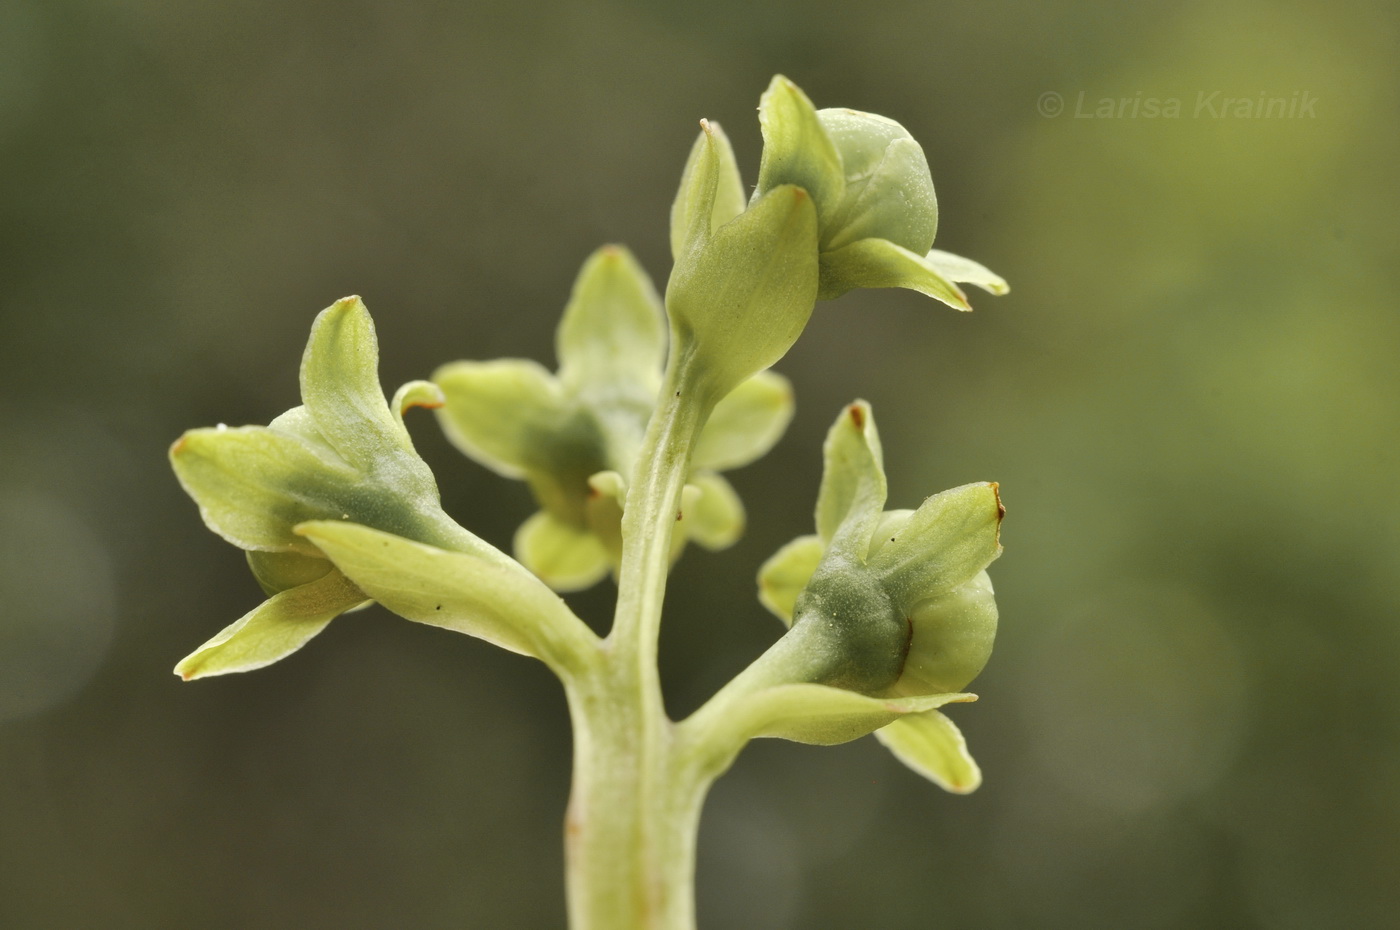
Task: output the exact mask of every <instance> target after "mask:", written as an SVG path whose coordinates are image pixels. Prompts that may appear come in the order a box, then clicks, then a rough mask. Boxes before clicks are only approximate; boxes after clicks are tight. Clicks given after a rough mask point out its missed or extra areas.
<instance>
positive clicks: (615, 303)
mask: <svg viewBox="0 0 1400 930" xmlns="http://www.w3.org/2000/svg"><path fill="white" fill-rule="evenodd" d="M555 351H556V354H557V355H558V356H559V380H560V382H562V383H563V386H564V388H565V390H566V391H579V392H581V393H585V394H586V393H592V392H602V393H605V394H608V395H613V394H616V393H619V392H622V393H626V394H629V395H635V397H633V400H634V402H636V403H640V404H642V405H645V406H649V405H650V404H651V402H652V399H653V398H654V397H655V394H656V390H657V388H658V387H660V385H661V365H662V362H663V361H664V359H665V354H666V329H665V323H664V310H663V308H662V306H661V298H660V296H658V295H657V293H656V288H655V287H654V286H653V285H652V283H651V279H650V278H649V277H648V276H647V273H646V272H645V271H643V270H642V266H641V265H639V264H638V263H637V260H636V259H635V258H634V257H633V256H632V253H631V252H629V251H628V250H627V249H625V248H624V247H622V246H620V245H605V246H603V247H602V248H600V249H598V250H597V251H596V252H594V253H593V254H592V255H590V256H589V257H588V260H587V261H585V262H584V263H583V268H582V269H580V271H579V273H578V277H577V279H576V280H575V281H574V289H573V293H572V294H571V295H570V297H569V302H568V304H567V305H566V306H565V307H564V314H563V316H562V317H561V318H560V320H559V328H558V329H557V330H556V332H555Z"/></svg>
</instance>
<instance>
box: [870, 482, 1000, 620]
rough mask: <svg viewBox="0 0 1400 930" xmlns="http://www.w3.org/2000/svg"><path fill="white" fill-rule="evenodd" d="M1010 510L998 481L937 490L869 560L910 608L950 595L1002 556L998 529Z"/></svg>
mask: <svg viewBox="0 0 1400 930" xmlns="http://www.w3.org/2000/svg"><path fill="white" fill-rule="evenodd" d="M1005 513H1006V510H1005V508H1003V507H1002V505H1001V497H1000V495H999V494H998V492H997V485H996V484H995V482H991V483H988V482H983V483H980V484H966V485H963V486H962V487H960V488H953V489H952V490H949V491H943V492H941V493H939V494H935V495H933V496H932V497H930V498H929V499H928V500H926V501H924V502H923V504H921V505H920V506H919V508H918V509H917V510H915V511H914V513H913V514H912V515H911V516H910V517H909V521H908V522H907V523H905V524H904V526H903V528H902V529H901V530H900V532H899V533H898V534H897V535H896V536H895V539H894V541H893V542H887V543H885V545H884V546H883V547H882V548H881V549H880V551H879V552H878V553H877V554H876V555H875V556H874V557H872V558H871V559H870V563H869V564H870V569H871V570H872V571H874V572H875V573H876V574H877V575H878V576H879V577H880V578H881V579H882V580H883V582H884V584H885V587H886V588H887V589H888V590H889V592H890V596H891V597H893V598H894V599H895V601H896V603H898V604H900V605H902V607H903V609H905V610H908V609H910V608H912V607H913V606H914V605H915V604H916V603H918V602H919V601H922V600H924V599H925V598H931V597H939V596H941V595H943V594H946V593H948V592H949V591H951V590H952V589H953V588H955V587H957V586H958V585H961V584H963V583H964V582H966V581H967V580H969V579H970V578H972V576H974V575H976V574H977V573H978V572H980V571H982V569H984V568H986V567H987V566H988V565H989V564H991V562H992V560H993V559H995V558H996V557H997V556H998V555H1000V554H1001V544H1000V543H999V542H998V535H999V532H998V531H999V529H1000V527H1001V519H1002V517H1003V516H1004V515H1005Z"/></svg>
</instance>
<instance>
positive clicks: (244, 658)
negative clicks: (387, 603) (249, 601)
mask: <svg viewBox="0 0 1400 930" xmlns="http://www.w3.org/2000/svg"><path fill="white" fill-rule="evenodd" d="M367 600H368V598H367V597H366V596H365V593H364V592H363V591H361V590H360V589H359V588H358V587H356V586H355V585H354V584H353V583H352V582H351V581H350V580H349V579H347V578H346V577H345V576H344V575H343V574H341V573H340V572H338V571H334V570H331V571H328V572H327V573H325V574H324V575H323V576H322V577H321V578H319V579H317V580H315V581H312V582H309V583H308V584H303V585H300V586H298V587H295V588H290V589H288V590H286V591H283V592H281V593H280V594H276V595H274V596H273V597H270V598H268V599H267V600H266V601H263V602H262V604H260V605H258V606H257V607H255V608H253V609H252V610H250V611H249V612H248V613H246V614H244V615H243V616H242V617H241V618H239V619H238V620H237V621H235V622H234V623H232V624H230V625H229V626H228V627H225V628H224V629H223V630H222V631H220V632H219V634H218V635H217V636H215V637H214V638H213V639H211V640H209V641H208V642H207V643H205V644H204V645H202V646H200V647H199V648H198V649H196V650H195V651H194V652H192V653H190V654H189V655H188V656H186V657H185V658H184V659H183V660H181V662H180V664H179V665H177V666H175V674H176V675H179V676H180V677H181V678H183V679H184V680H185V681H192V680H194V679H196V678H208V677H210V676H213V675H227V674H229V673H232V672H249V671H252V670H253V669H257V668H263V667H264V666H268V665H271V664H272V663H274V662H277V661H279V660H281V659H285V658H286V657H287V656H289V655H291V654H292V653H294V652H296V651H297V650H298V649H300V648H301V647H302V646H304V645H306V643H307V642H308V641H309V640H310V639H311V637H313V636H315V635H316V634H317V633H319V632H321V631H322V630H323V629H325V628H326V625H327V624H329V623H330V622H331V621H332V620H334V619H335V618H336V617H338V616H340V615H341V614H343V613H345V612H346V611H347V610H351V609H353V608H355V607H358V606H359V605H361V604H363V603H365V602H366V601H367Z"/></svg>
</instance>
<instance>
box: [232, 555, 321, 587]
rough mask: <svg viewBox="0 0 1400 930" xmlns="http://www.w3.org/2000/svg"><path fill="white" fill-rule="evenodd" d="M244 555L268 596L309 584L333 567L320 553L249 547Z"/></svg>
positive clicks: (259, 584)
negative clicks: (267, 550)
mask: <svg viewBox="0 0 1400 930" xmlns="http://www.w3.org/2000/svg"><path fill="white" fill-rule="evenodd" d="M245 555H246V556H247V558H248V567H249V568H250V569H252V571H253V577H254V578H255V579H256V580H257V582H258V587H260V588H262V589H263V593H264V594H266V595H267V596H268V597H272V596H273V595H274V594H281V593H282V592H283V591H288V590H290V589H292V588H299V587H301V586H302V585H304V584H310V583H311V582H313V581H316V580H317V579H320V578H324V577H325V576H326V575H327V574H329V573H330V572H332V571H334V570H335V566H334V565H332V564H331V563H330V561H329V560H328V559H326V557H325V556H323V555H321V554H320V553H317V554H316V555H302V554H301V553H300V552H259V551H256V550H251V551H249V552H247V553H245Z"/></svg>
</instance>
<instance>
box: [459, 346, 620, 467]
mask: <svg viewBox="0 0 1400 930" xmlns="http://www.w3.org/2000/svg"><path fill="white" fill-rule="evenodd" d="M433 381H434V382H435V383H436V384H437V386H438V387H440V388H441V389H442V393H443V397H444V399H445V403H444V404H443V406H442V407H440V408H438V411H437V415H438V422H439V423H441V424H442V430H443V432H444V433H446V434H447V438H448V439H450V440H451V441H452V444H453V445H455V446H456V447H457V448H458V449H460V450H462V452H464V453H465V454H467V455H468V456H470V457H471V458H473V459H475V460H476V461H478V462H480V463H481V464H483V465H485V466H486V467H488V468H490V469H492V470H493V471H495V472H497V473H498V474H501V475H504V476H506V477H507V478H523V477H525V474H526V473H527V472H528V471H531V470H535V469H546V468H548V467H549V466H550V465H551V464H552V463H551V461H550V458H551V454H552V452H553V450H554V447H555V446H556V445H557V444H558V443H559V440H560V438H561V436H562V435H563V434H565V433H567V432H568V431H569V430H570V428H571V426H572V425H573V423H574V421H575V420H576V419H577V416H576V414H575V412H574V411H573V410H572V408H571V406H570V404H569V401H568V399H567V397H566V396H565V394H564V390H563V388H562V387H561V386H560V384H559V382H558V380H557V379H555V377H554V376H553V375H552V374H550V373H549V372H548V371H546V370H545V368H544V366H542V365H540V364H539V363H538V362H533V361H529V360H526V359H499V360H497V361H491V362H453V363H451V364H448V365H444V366H442V367H441V368H439V369H438V370H437V371H436V372H434V373H433ZM575 428H576V427H575ZM595 438H596V437H595Z"/></svg>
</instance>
